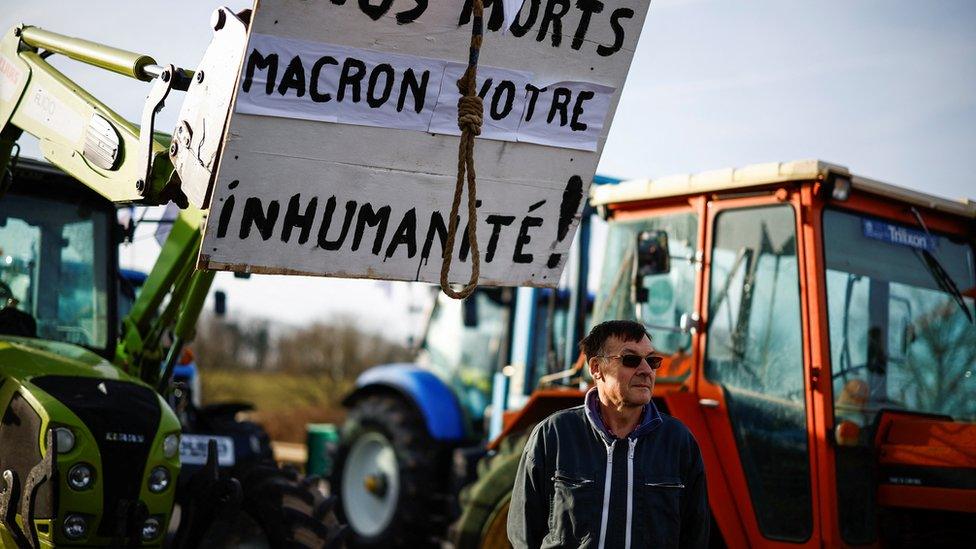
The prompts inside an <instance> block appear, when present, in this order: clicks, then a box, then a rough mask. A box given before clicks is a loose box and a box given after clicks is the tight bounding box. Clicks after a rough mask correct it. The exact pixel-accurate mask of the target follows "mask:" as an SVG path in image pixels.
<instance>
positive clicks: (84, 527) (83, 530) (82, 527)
mask: <svg viewBox="0 0 976 549" xmlns="http://www.w3.org/2000/svg"><path fill="white" fill-rule="evenodd" d="M62 531H63V532H64V535H65V537H66V538H68V539H81V538H83V537H85V534H87V533H88V521H87V520H85V517H83V516H81V515H68V516H67V518H65V519H64V526H62Z"/></svg>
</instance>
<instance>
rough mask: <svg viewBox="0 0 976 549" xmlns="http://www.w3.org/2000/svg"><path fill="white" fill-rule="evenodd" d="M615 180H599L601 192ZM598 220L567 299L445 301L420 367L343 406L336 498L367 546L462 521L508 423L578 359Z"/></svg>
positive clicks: (399, 372)
mask: <svg viewBox="0 0 976 549" xmlns="http://www.w3.org/2000/svg"><path fill="white" fill-rule="evenodd" d="M615 181H616V180H612V179H610V178H603V177H600V176H597V179H596V183H597V184H600V183H612V182H615ZM590 213H591V212H586V214H585V215H583V218H582V222H581V224H580V230H579V233H578V235H577V239H578V240H577V242H576V244H575V246H574V250H577V252H576V253H575V254H574V256H573V258H572V259H571V260H570V264H569V266H568V267H567V276H566V277H564V281H565V280H568V283H566V284H564V286H565V287H564V288H560V289H558V290H552V289H545V288H479V289H478V291H477V292H476V293H475V294H474V295H472V296H471V297H469V298H468V299H467V300H465V301H463V302H462V301H455V300H452V299H450V298H447V297H446V296H444V295H443V294H440V295H438V297H437V299H436V301H435V302H434V305H433V307H432V309H431V311H430V314H429V317H428V323H427V326H426V329H425V330H424V333H425V336H424V338H423V340H422V341H421V342H420V345H419V352H418V355H417V359H416V361H415V362H414V363H404V364H386V365H382V366H378V367H375V368H372V369H370V370H367V371H366V372H364V373H363V374H362V375H361V376H360V377H359V379H358V380H357V382H356V387H355V389H354V391H353V392H352V394H350V395H348V396H347V397H346V398H345V400H344V401H343V404H344V405H345V406H346V407H347V408H348V409H349V413H348V416H347V419H346V422H345V424H344V426H343V428H342V432H341V437H340V445H339V455H338V459H337V462H336V468H335V470H334V471H333V477H332V483H331V484H332V489H333V492H335V493H338V495H339V501H340V507H341V513H342V515H343V516H344V521H345V522H347V523H348V525H349V528H350V534H351V535H350V539H349V541H350V542H351V544H352V545H354V546H358V547H388V546H391V545H392V546H401V547H407V546H409V547H423V546H433V545H436V544H438V543H439V541H440V540H443V539H445V538H446V535H447V530H448V527H449V526H450V524H451V522H452V521H454V520H455V519H456V518H457V516H458V510H459V507H458V493H459V490H460V488H461V487H463V486H464V485H466V484H468V483H469V482H471V480H472V479H473V477H474V476H475V464H476V462H477V461H478V459H479V458H480V457H481V456H482V455H484V453H485V450H484V447H485V441H486V440H489V439H490V438H491V437H493V436H494V435H497V434H498V433H499V432H500V431H501V425H502V423H501V412H502V411H504V410H505V409H507V408H511V407H518V406H521V404H523V403H524V401H525V400H526V399H527V397H528V395H529V393H531V391H532V389H533V388H535V386H536V381H537V380H538V379H539V377H541V376H542V375H545V374H547V373H551V372H554V371H558V370H561V369H562V368H563V367H564V366H565V365H566V364H567V363H571V362H572V361H573V360H575V358H576V356H577V351H576V347H575V344H576V342H577V341H579V339H580V338H581V336H582V334H581V333H580V331H581V330H582V328H583V326H585V320H586V315H587V313H588V311H589V308H590V304H591V302H592V300H591V299H590V297H589V295H588V292H587V291H586V275H587V271H588V254H587V253H579V252H578V250H588V249H589V239H590V231H591V225H590V224H591V219H592V217H593V216H591V215H590Z"/></svg>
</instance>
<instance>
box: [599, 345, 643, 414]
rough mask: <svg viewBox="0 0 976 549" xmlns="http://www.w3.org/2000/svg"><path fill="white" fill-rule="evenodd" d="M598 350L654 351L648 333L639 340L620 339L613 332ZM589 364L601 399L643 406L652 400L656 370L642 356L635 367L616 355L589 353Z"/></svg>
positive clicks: (612, 402) (630, 352)
mask: <svg viewBox="0 0 976 549" xmlns="http://www.w3.org/2000/svg"><path fill="white" fill-rule="evenodd" d="M600 354H601V355H605V356H617V355H638V356H642V357H646V356H649V355H652V354H654V347H653V346H651V340H649V339H648V338H647V336H644V337H643V338H642V339H641V340H640V341H623V340H621V339H619V338H618V337H616V336H610V337H609V338H608V339H607V341H606V343H604V345H603V352H601V353H600ZM589 366H590V373H591V374H592V375H593V379H595V380H596V387H597V391H599V393H600V397H601V400H604V401H609V402H610V404H611V405H613V406H616V407H619V406H621V405H622V406H644V405H645V404H647V403H648V402H650V401H651V393H652V392H653V391H654V379H655V373H654V370H653V369H651V367H650V365H648V363H647V361H646V360H642V361H641V363H640V365H639V366H638V367H636V368H628V367H626V366H624V365H623V363H622V362H621V359H619V358H600V357H592V358H590V361H589Z"/></svg>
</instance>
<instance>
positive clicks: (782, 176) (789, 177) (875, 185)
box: [590, 160, 976, 219]
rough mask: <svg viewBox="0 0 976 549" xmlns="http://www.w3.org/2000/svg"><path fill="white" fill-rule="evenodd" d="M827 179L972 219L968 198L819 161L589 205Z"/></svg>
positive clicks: (653, 188) (628, 184)
mask: <svg viewBox="0 0 976 549" xmlns="http://www.w3.org/2000/svg"><path fill="white" fill-rule="evenodd" d="M829 174H833V175H834V176H840V177H841V178H849V180H850V184H851V186H852V187H853V189H854V190H856V191H860V192H864V193H869V194H873V195H878V196H883V197H886V198H891V199H895V200H901V201H904V202H907V203H909V204H913V205H916V206H922V207H925V208H930V209H932V210H936V211H939V212H945V213H948V214H953V215H958V216H962V217H965V218H969V219H976V202H973V201H972V200H969V199H961V200H949V199H946V198H941V197H938V196H933V195H930V194H925V193H921V192H918V191H913V190H911V189H906V188H904V187H898V186H896V185H892V184H890V183H884V182H881V181H876V180H874V179H868V178H865V177H859V176H856V175H852V174H851V173H850V170H848V169H847V168H846V167H844V166H839V165H837V164H831V163H829V162H824V161H822V160H797V161H793V162H767V163H764V164H751V165H749V166H744V167H741V168H725V169H721V170H710V171H706V172H700V173H695V174H682V175H670V176H666V177H659V178H655V179H646V178H645V179H631V180H627V181H623V182H621V183H619V184H617V185H594V186H593V187H591V189H592V190H591V192H590V203H591V204H592V205H593V206H594V207H599V206H606V205H608V204H619V203H623V202H635V201H641V200H653V199H658V198H668V197H675V196H683V195H692V194H701V193H710V192H721V191H730V190H736V191H742V190H744V189H749V188H753V187H763V186H766V185H774V184H777V183H783V182H784V181H807V180H815V179H821V178H823V179H826V178H827V176H828V175H829Z"/></svg>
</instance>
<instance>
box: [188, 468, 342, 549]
mask: <svg viewBox="0 0 976 549" xmlns="http://www.w3.org/2000/svg"><path fill="white" fill-rule="evenodd" d="M236 478H238V480H239V481H240V482H241V488H242V491H243V501H242V502H241V509H240V512H238V513H237V514H236V516H234V517H231V518H226V519H217V520H216V521H214V523H213V524H212V525H211V526H210V528H209V529H208V530H207V532H206V533H205V534H204V535H203V537H202V539H201V540H200V543H199V547H219V548H224V547H226V548H230V547H235V548H241V547H248V548H265V547H268V548H271V549H278V548H286V547H287V548H317V549H318V548H329V549H332V548H338V547H341V546H342V541H343V538H344V530H345V529H346V527H345V526H342V525H340V524H339V521H338V520H337V519H336V517H335V513H334V512H333V506H334V505H333V504H334V502H335V498H327V497H326V495H325V491H324V490H322V489H321V487H320V484H321V480H320V479H317V478H315V477H309V478H307V479H303V480H299V476H298V474H297V473H296V472H294V471H292V470H284V469H281V468H279V467H277V466H276V465H274V464H264V465H258V466H255V467H251V468H250V469H248V470H247V471H246V472H244V473H242V474H241V475H240V476H239V477H236Z"/></svg>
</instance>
